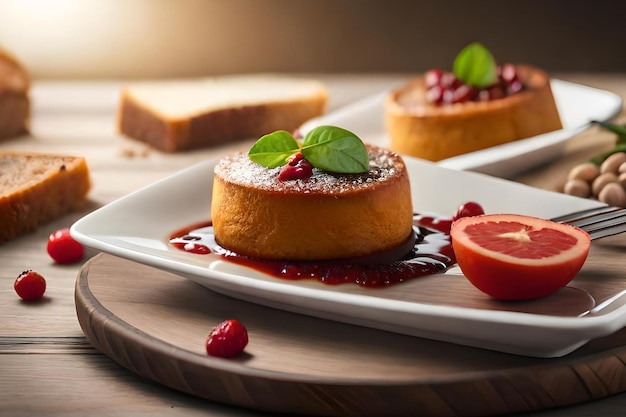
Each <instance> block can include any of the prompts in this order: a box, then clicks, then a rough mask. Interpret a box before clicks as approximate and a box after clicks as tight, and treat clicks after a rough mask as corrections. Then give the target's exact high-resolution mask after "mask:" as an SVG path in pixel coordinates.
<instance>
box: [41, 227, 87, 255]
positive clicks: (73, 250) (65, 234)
mask: <svg viewBox="0 0 626 417" xmlns="http://www.w3.org/2000/svg"><path fill="white" fill-rule="evenodd" d="M46 250H47V251H48V255H50V257H51V258H52V259H54V261H55V262H56V263H58V264H71V263H74V262H78V261H80V260H81V259H82V258H83V255H84V253H85V251H84V249H83V246H82V245H81V244H80V243H78V242H77V241H76V240H74V238H73V237H72V236H71V235H70V230H69V229H61V230H57V231H56V232H54V233H52V234H51V235H50V236H49V237H48V246H47V247H46Z"/></svg>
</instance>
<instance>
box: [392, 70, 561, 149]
mask: <svg viewBox="0 0 626 417" xmlns="http://www.w3.org/2000/svg"><path fill="white" fill-rule="evenodd" d="M516 69H517V73H518V75H519V77H520V80H521V81H522V83H523V85H524V86H525V88H524V90H522V91H520V92H518V93H515V94H512V95H510V96H507V97H504V98H501V99H497V100H491V101H471V102H466V103H457V104H450V105H441V106H437V105H433V104H429V103H427V102H426V86H425V82H424V78H423V77H418V78H416V79H414V80H412V81H410V82H409V83H407V84H406V85H404V86H402V87H401V88H399V89H397V90H394V91H392V92H391V93H390V94H389V95H388V96H387V99H386V101H385V117H386V123H387V129H388V132H389V135H390V137H391V149H392V150H394V151H395V152H398V153H401V154H405V155H411V156H415V157H419V158H423V159H427V160H430V161H440V160H442V159H446V158H450V157H453V156H457V155H461V154H465V153H468V152H473V151H477V150H480V149H485V148H488V147H491V146H496V145H501V144H504V143H507V142H511V141H514V140H518V139H524V138H528V137H532V136H536V135H539V134H542V133H547V132H551V131H554V130H558V129H561V128H562V124H561V119H560V117H559V113H558V110H557V107H556V103H555V101H554V96H553V95H552V89H551V88H550V80H549V78H548V76H547V74H546V73H545V72H544V71H542V70H540V69H537V68H533V67H529V66H524V65H517V66H516Z"/></svg>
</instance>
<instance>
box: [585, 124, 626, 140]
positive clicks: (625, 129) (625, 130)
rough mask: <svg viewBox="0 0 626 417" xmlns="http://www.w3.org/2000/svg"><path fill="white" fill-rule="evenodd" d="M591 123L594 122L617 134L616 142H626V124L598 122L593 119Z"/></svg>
mask: <svg viewBox="0 0 626 417" xmlns="http://www.w3.org/2000/svg"><path fill="white" fill-rule="evenodd" d="M591 123H595V124H597V125H599V126H601V127H602V128H604V129H606V130H608V131H610V132H613V133H615V134H616V135H617V144H618V145H621V144H626V126H622V125H618V124H615V123H610V122H600V121H597V120H593V121H592V122H591Z"/></svg>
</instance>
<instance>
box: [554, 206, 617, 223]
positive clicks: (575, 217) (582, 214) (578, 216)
mask: <svg viewBox="0 0 626 417" xmlns="http://www.w3.org/2000/svg"><path fill="white" fill-rule="evenodd" d="M620 210H623V209H622V208H619V207H613V206H600V207H594V208H590V209H586V210H581V211H577V212H575V213H569V214H565V215H563V216H559V217H554V218H552V221H555V222H559V223H570V224H571V223H572V222H575V221H581V220H584V219H587V218H590V217H595V216H597V215H603V214H608V215H610V214H611V213H614V212H616V211H620Z"/></svg>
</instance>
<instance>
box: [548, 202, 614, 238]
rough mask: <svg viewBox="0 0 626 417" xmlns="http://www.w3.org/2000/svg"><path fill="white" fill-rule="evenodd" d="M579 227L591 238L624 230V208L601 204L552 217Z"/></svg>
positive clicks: (611, 234) (606, 235)
mask: <svg viewBox="0 0 626 417" xmlns="http://www.w3.org/2000/svg"><path fill="white" fill-rule="evenodd" d="M552 220H554V221H558V222H561V223H568V224H571V225H572V226H577V227H580V228H581V229H583V230H585V231H586V232H587V233H589V236H590V237H591V240H595V239H600V238H603V237H608V236H613V235H617V234H620V233H624V232H626V209H625V208H619V207H610V206H603V207H598V208H594V209H589V210H584V211H581V212H578V213H572V214H568V215H564V216H560V217H556V218H554V219H552Z"/></svg>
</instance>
